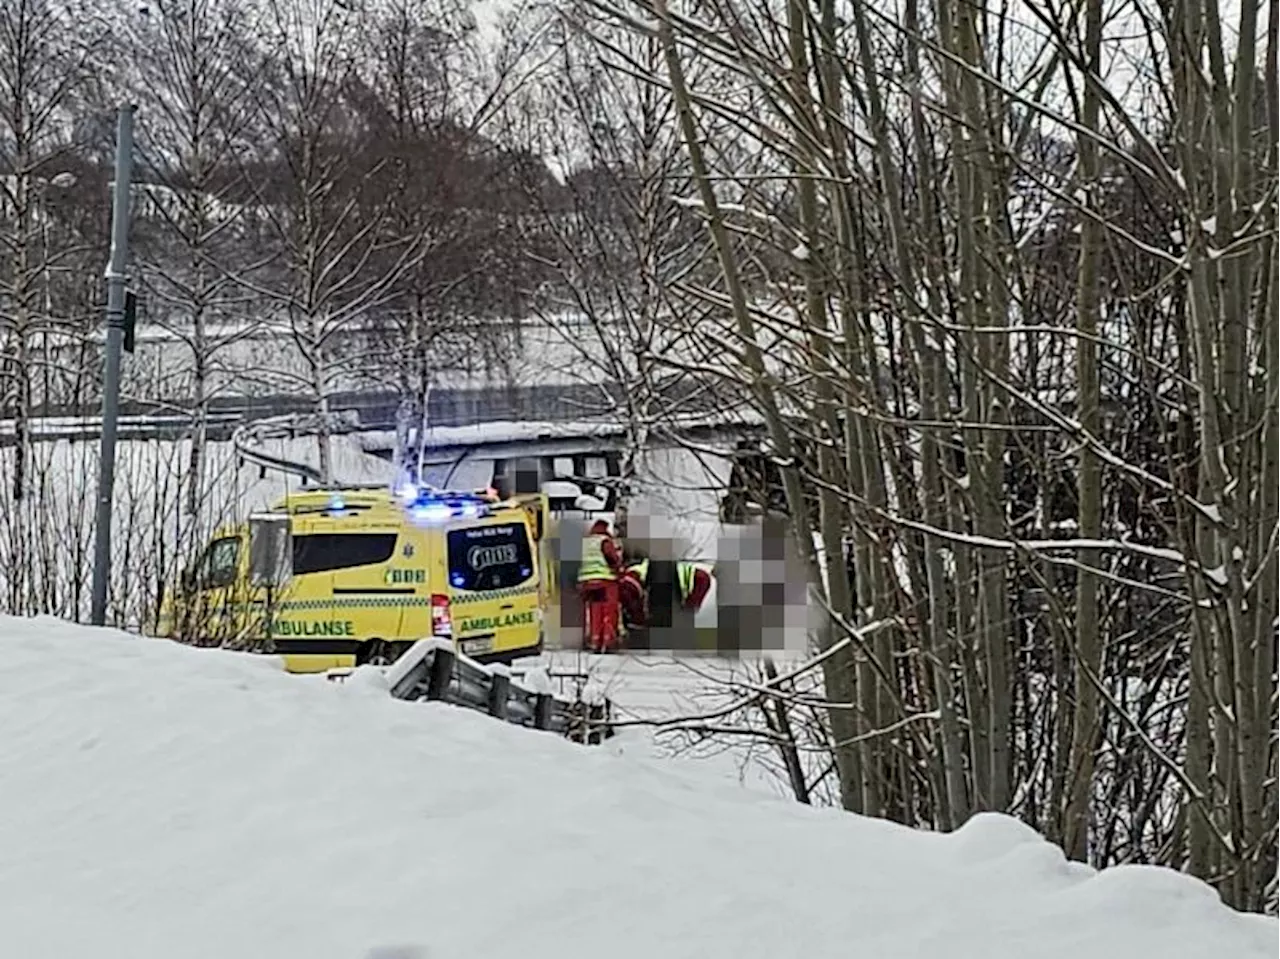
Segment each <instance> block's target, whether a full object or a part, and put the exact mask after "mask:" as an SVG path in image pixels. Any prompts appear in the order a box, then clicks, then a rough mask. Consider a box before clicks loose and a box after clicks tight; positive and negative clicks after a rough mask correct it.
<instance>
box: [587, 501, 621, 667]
mask: <svg viewBox="0 0 1280 959" xmlns="http://www.w3.org/2000/svg"><path fill="white" fill-rule="evenodd" d="M622 572H623V569H622V550H621V549H620V548H619V547H618V544H617V542H616V541H615V540H614V538H613V536H612V535H610V533H609V524H608V523H606V522H605V521H604V520H602V519H598V520H596V521H595V522H594V523H592V524H591V529H590V531H589V532H588V533H587V535H586V536H585V537H583V540H582V566H581V567H580V568H579V570H578V593H579V595H580V596H581V597H582V606H583V612H584V613H585V617H584V618H585V620H586V623H585V627H586V628H585V633H586V647H587V650H588V652H592V653H611V652H613V651H614V650H616V649H617V648H618V579H619V577H620V576H621V575H622Z"/></svg>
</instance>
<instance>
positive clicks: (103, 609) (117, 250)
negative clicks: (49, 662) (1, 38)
mask: <svg viewBox="0 0 1280 959" xmlns="http://www.w3.org/2000/svg"><path fill="white" fill-rule="evenodd" d="M132 172H133V107H131V106H123V107H121V108H120V119H119V124H118V126H117V127H116V182H115V186H114V188H113V189H112V191H111V258H110V260H108V262H107V339H106V349H105V351H104V354H103V363H102V444H101V447H100V450H99V454H98V510H97V517H96V519H95V522H94V528H95V532H96V535H95V537H94V544H93V546H94V548H93V594H92V607H91V611H90V614H89V621H90V622H91V623H92V624H93V625H94V626H104V625H106V621H107V585H108V583H109V582H110V580H111V504H112V498H113V496H114V494H115V480H116V420H117V418H118V417H119V414H120V348H121V346H122V344H123V341H124V327H125V279H126V276H125V268H126V267H127V266H128V263H129V180H130V176H131V174H132Z"/></svg>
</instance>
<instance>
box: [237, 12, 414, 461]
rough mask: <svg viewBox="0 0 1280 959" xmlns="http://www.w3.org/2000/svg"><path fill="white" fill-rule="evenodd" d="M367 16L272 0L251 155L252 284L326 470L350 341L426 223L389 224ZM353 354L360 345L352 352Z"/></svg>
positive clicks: (363, 363) (359, 361)
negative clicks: (295, 375) (259, 262)
mask: <svg viewBox="0 0 1280 959" xmlns="http://www.w3.org/2000/svg"><path fill="white" fill-rule="evenodd" d="M363 24H364V20H363V18H362V16H361V15H360V14H359V13H358V12H357V11H356V10H354V9H353V8H352V7H350V6H349V5H347V4H345V3H341V2H338V0H318V2H314V3H313V2H310V0H273V2H272V3H271V4H270V5H269V10H268V17H267V26H266V33H267V35H268V36H269V37H270V43H269V44H268V49H267V50H266V51H265V53H264V56H266V57H267V65H266V67H265V69H264V71H263V74H262V78H261V82H260V83H258V84H257V85H256V88H255V103H256V105H257V116H258V118H259V120H260V122H261V123H262V125H263V128H264V129H265V130H266V131H267V139H268V142H269V144H270V155H269V156H268V157H265V158H264V160H263V162H262V163H261V164H259V165H256V169H254V171H253V173H254V175H255V177H256V178H257V183H256V189H255V194H256V199H257V205H258V208H259V209H260V210H261V215H262V218H263V220H264V225H263V229H264V231H265V233H266V234H267V235H268V236H269V238H270V239H269V242H270V243H272V244H273V245H274V246H275V248H276V254H277V257H276V259H275V260H274V261H273V263H272V264H271V266H270V267H268V271H269V275H268V276H264V277H263V278H262V279H256V280H254V281H252V282H246V283H245V285H246V286H247V287H248V288H249V289H251V290H253V291H254V292H257V293H259V294H260V295H261V296H263V297H264V299H265V301H266V303H267V308H268V309H269V310H270V311H271V313H272V314H273V315H278V316H281V317H282V318H283V319H284V321H285V324H286V326H287V328H288V330H289V334H290V335H291V337H292V339H293V342H294V345H295V346H296V348H297V350H298V352H299V354H300V355H301V357H302V363H303V369H304V370H305V374H304V375H303V376H301V377H299V379H300V380H301V381H302V382H301V383H300V385H302V386H303V387H304V389H305V390H306V392H307V394H308V395H309V396H310V397H311V400H312V402H313V403H314V409H315V414H316V416H315V429H316V435H317V442H318V449H319V460H320V472H321V474H322V475H323V476H324V477H325V478H326V481H329V480H332V478H333V463H332V453H331V450H330V445H329V438H330V436H331V434H332V430H333V423H332V421H331V417H330V409H329V397H330V395H331V394H332V392H333V391H334V389H335V388H336V387H337V384H339V383H341V382H343V377H346V382H348V383H350V382H352V381H353V380H354V379H356V378H358V376H359V373H360V372H361V370H362V367H363V368H367V366H368V361H367V359H366V358H364V357H362V356H361V355H359V350H358V348H357V347H355V346H354V345H353V344H354V341H355V340H356V339H357V336H356V334H357V333H358V331H359V329H360V327H361V325H362V324H365V325H367V324H368V323H369V322H370V321H371V318H372V317H373V316H374V315H376V313H377V311H379V310H380V309H382V308H383V307H384V306H385V305H386V303H387V302H388V301H389V300H390V299H391V298H392V297H393V295H394V287H395V284H396V282H397V281H398V280H399V279H400V278H401V277H402V276H403V275H404V273H405V271H406V270H407V269H409V268H410V267H411V266H412V265H413V264H414V263H416V262H417V261H418V259H420V257H421V255H422V236H421V233H420V232H417V231H415V232H413V233H410V234H408V235H405V234H402V233H399V232H393V231H391V230H389V229H388V228H389V226H390V225H391V219H390V217H391V213H392V211H393V210H394V209H395V206H396V197H395V195H394V194H393V193H389V192H388V191H387V190H386V188H385V187H386V183H387V181H386V179H385V174H386V173H387V172H388V167H389V166H394V164H395V163H396V162H397V161H396V160H395V159H393V158H390V157H388V156H387V154H386V152H385V151H384V150H383V149H382V144H380V143H378V142H377V141H376V140H374V139H373V138H372V137H371V136H370V130H369V129H368V126H367V124H366V123H365V118H364V115H363V114H362V112H361V111H360V109H359V108H358V104H359V96H360V93H361V87H362V85H361V84H360V82H359V75H358V68H359V64H360V54H361V47H362V38H363V32H362V31H363ZM352 354H356V355H352Z"/></svg>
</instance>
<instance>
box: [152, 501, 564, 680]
mask: <svg viewBox="0 0 1280 959" xmlns="http://www.w3.org/2000/svg"><path fill="white" fill-rule="evenodd" d="M547 517H548V514H547V501H546V497H545V496H544V495H542V494H531V495H526V496H512V497H508V498H506V499H500V498H499V497H498V495H497V494H496V493H494V492H493V491H475V492H446V491H439V490H431V489H419V488H409V489H405V490H397V491H392V490H389V489H386V488H362V487H345V488H337V489H332V488H331V489H322V490H307V491H303V492H300V493H295V494H292V495H290V496H289V497H287V498H286V499H285V500H283V501H282V502H280V503H278V504H276V505H275V507H273V509H272V510H271V512H270V513H267V514H260V515H258V516H254V517H250V518H249V520H248V521H247V522H245V523H241V524H239V525H236V526H233V527H228V528H225V529H221V530H219V531H217V532H216V533H215V534H214V536H213V538H212V539H211V541H210V542H209V543H208V545H207V546H206V547H205V549H204V550H203V551H202V552H201V554H200V556H199V559H198V560H197V561H196V562H195V563H194V564H193V565H192V566H191V567H189V568H188V570H187V571H186V573H184V575H183V577H182V581H181V583H180V584H179V586H178V587H177V588H176V589H174V590H173V591H172V592H171V595H170V596H168V597H166V598H165V599H164V600H163V601H162V603H161V611H160V615H159V617H158V620H157V623H156V633H157V635H160V636H166V637H168V638H171V639H175V640H178V641H180V642H187V643H193V644H196V645H203V646H223V647H229V648H235V649H245V650H253V651H259V652H264V653H274V654H276V655H280V656H282V657H283V658H284V661H285V665H286V668H287V669H288V670H289V671H290V672H297V673H312V672H323V671H325V670H327V669H330V668H334V667H350V666H356V665H361V664H364V663H389V662H393V661H394V660H395V659H396V658H397V657H399V656H400V655H401V654H402V653H403V652H404V651H405V650H407V649H408V648H409V647H410V646H412V645H413V643H414V642H416V641H417V640H419V639H422V638H424V637H427V636H435V637H442V638H450V639H452V640H453V641H454V642H455V645H456V647H457V649H458V650H459V652H461V653H463V654H464V655H467V656H469V657H471V658H473V659H477V660H479V661H481V662H510V661H511V660H513V659H516V658H518V657H523V656H533V655H537V654H538V652H540V650H541V648H542V636H543V613H544V610H545V609H546V608H547V606H548V605H549V603H550V601H551V594H550V590H551V589H552V588H553V582H554V579H555V577H554V576H552V575H549V570H548V568H547V567H548V564H549V562H550V560H549V554H548V551H547V549H546V542H545V541H546V532H547V529H546V526H547Z"/></svg>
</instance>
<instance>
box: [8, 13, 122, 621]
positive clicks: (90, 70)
mask: <svg viewBox="0 0 1280 959" xmlns="http://www.w3.org/2000/svg"><path fill="white" fill-rule="evenodd" d="M106 41H107V34H106V31H105V30H104V29H103V25H102V24H101V23H99V22H95V21H94V20H92V19H84V20H82V19H81V18H78V17H76V16H74V14H73V12H72V11H69V10H66V9H64V8H63V7H61V6H60V5H57V4H53V3H47V2H45V0H17V2H15V3H8V4H5V6H4V9H3V10H0V175H2V176H3V180H2V181H0V207H2V209H3V216H2V217H0V224H3V226H0V247H2V248H3V251H4V263H3V266H2V267H0V335H2V336H3V344H2V346H0V349H3V357H2V358H0V394H2V402H0V406H2V407H3V409H4V411H5V412H6V414H7V415H9V416H11V417H12V422H13V431H14V447H13V449H14V457H13V462H12V474H11V475H10V477H9V488H10V489H11V491H12V500H13V503H14V507H15V513H14V515H13V520H14V525H13V529H12V534H13V537H14V538H13V539H12V540H11V542H10V544H9V545H10V548H11V557H10V559H11V561H10V563H9V565H8V569H9V572H10V576H9V577H8V582H9V586H10V596H9V601H10V608H11V609H13V610H14V611H15V612H28V611H31V610H32V609H33V607H32V606H31V605H30V601H31V600H32V598H33V596H32V589H31V585H30V582H29V580H28V578H27V576H26V575H25V573H26V572H28V571H29V570H30V567H29V566H28V565H27V563H26V559H25V557H26V556H28V555H30V554H31V546H32V541H31V537H32V528H31V523H32V522H33V515H32V512H31V511H30V510H29V509H28V508H27V504H26V502H25V500H26V498H27V493H28V491H29V486H30V479H31V477H30V472H31V471H30V453H31V437H30V421H31V415H32V407H33V384H34V383H36V382H38V377H37V376H36V375H35V374H36V373H37V372H38V370H39V369H40V368H41V366H42V364H43V365H45V366H47V364H48V362H49V357H48V344H49V340H50V337H51V335H52V336H55V337H56V336H58V335H63V336H65V335H66V334H67V333H68V328H67V325H66V324H64V323H59V322H58V321H57V319H56V318H55V317H54V316H53V315H52V314H53V290H52V288H51V283H52V281H53V277H54V276H55V274H56V272H57V271H58V270H59V269H60V268H61V267H62V266H64V265H65V264H66V263H67V261H68V260H69V259H70V258H72V257H74V256H75V255H76V253H77V252H80V251H81V250H82V249H83V246H82V244H81V243H80V242H78V238H77V237H76V236H75V235H74V234H73V233H68V231H66V230H64V229H61V228H60V227H59V225H58V224H57V223H56V222H55V220H54V217H53V216H52V215H51V207H52V205H53V204H54V203H56V202H57V201H58V200H59V199H61V198H62V197H63V196H64V195H65V193H66V191H67V189H68V187H69V186H72V185H74V184H75V182H76V180H77V174H76V173H75V172H73V171H74V170H75V167H76V165H77V164H76V162H75V161H76V159H77V158H76V157H75V155H74V152H73V150H72V146H73V144H74V141H75V138H76V136H77V134H78V133H79V132H81V131H78V130H77V129H76V124H75V122H74V118H75V116H76V114H77V113H78V112H82V111H87V110H91V109H92V106H91V104H92V96H91V90H92V87H93V86H94V82H95V79H96V78H95V74H94V67H95V63H94V61H95V60H96V59H97V58H98V57H99V56H102V55H103V51H104V46H105V43H106ZM37 337H39V339H37ZM37 343H43V344H44V346H45V347H46V349H45V356H43V357H40V356H38V355H37V349H36V348H37Z"/></svg>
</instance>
